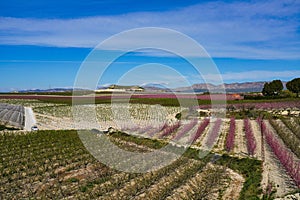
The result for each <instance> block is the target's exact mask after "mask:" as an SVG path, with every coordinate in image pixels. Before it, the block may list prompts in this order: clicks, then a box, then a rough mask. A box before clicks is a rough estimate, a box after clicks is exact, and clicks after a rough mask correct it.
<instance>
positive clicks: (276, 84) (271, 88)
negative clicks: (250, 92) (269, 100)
mask: <svg viewBox="0 0 300 200" xmlns="http://www.w3.org/2000/svg"><path fill="white" fill-rule="evenodd" d="M286 88H287V89H288V91H289V92H292V93H296V94H297V96H299V93H300V78H295V79H293V80H291V81H289V82H287V84H286ZM282 90H283V84H282V82H281V80H273V81H271V82H269V83H265V85H264V88H263V90H262V93H263V95H264V96H280V95H282V94H284V95H288V93H289V92H288V91H285V92H283V91H282ZM288 96H290V95H288Z"/></svg>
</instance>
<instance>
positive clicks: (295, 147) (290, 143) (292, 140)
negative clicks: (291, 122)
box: [269, 119, 300, 158]
mask: <svg viewBox="0 0 300 200" xmlns="http://www.w3.org/2000/svg"><path fill="white" fill-rule="evenodd" d="M269 122H270V124H271V125H272V126H273V128H274V129H275V130H276V133H277V134H278V135H279V136H280V138H281V139H282V141H283V142H284V143H285V145H286V146H287V147H288V148H290V149H291V150H292V152H293V153H295V154H296V155H297V157H298V158H300V148H299V147H300V140H299V138H297V136H296V135H294V134H293V133H291V132H290V131H289V129H287V127H285V126H281V125H280V124H279V121H276V120H272V119H270V120H269Z"/></svg>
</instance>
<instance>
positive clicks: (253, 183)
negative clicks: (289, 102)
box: [217, 155, 262, 200]
mask: <svg viewBox="0 0 300 200" xmlns="http://www.w3.org/2000/svg"><path fill="white" fill-rule="evenodd" d="M217 164H220V165H223V166H224V165H225V166H228V167H229V168H231V169H232V170H234V171H237V172H239V173H241V174H242V175H243V176H244V178H245V183H244V187H243V189H242V191H241V194H240V200H248V199H253V200H254V199H260V198H259V196H260V195H261V194H262V188H261V184H260V182H261V180H262V162H261V161H259V160H255V159H252V158H241V159H239V158H234V157H230V156H228V155H223V156H222V157H221V159H219V160H218V161H217Z"/></svg>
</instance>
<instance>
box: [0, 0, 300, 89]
mask: <svg viewBox="0 0 300 200" xmlns="http://www.w3.org/2000/svg"><path fill="white" fill-rule="evenodd" d="M0 7H1V11H0V72H1V75H2V76H1V79H0V91H11V90H16V89H31V88H49V87H52V88H53V87H71V86H73V83H74V80H75V78H76V74H77V71H78V69H79V67H80V65H81V63H82V62H83V60H84V59H85V58H86V56H87V55H88V54H89V52H90V51H91V50H92V49H93V48H94V47H95V46H96V45H97V44H99V43H100V42H102V41H103V40H105V39H106V38H108V37H110V36H112V35H113V34H117V33H119V32H121V31H125V30H128V29H132V28H141V27H150V26H151V27H162V28H170V29H174V30H176V31H179V32H182V33H184V34H186V35H188V36H189V37H191V38H193V39H194V40H195V41H197V42H198V43H199V44H201V45H202V46H203V47H204V48H205V49H206V51H207V52H208V53H209V55H210V56H211V57H212V58H213V60H214V62H215V63H216V65H217V67H218V69H219V71H220V73H221V75H222V77H223V80H224V82H226V83H231V82H245V81H269V80H272V79H281V80H285V81H286V80H291V79H292V78H295V77H300V40H299V39H300V26H299V25H300V20H299V17H300V14H299V10H300V2H299V1H297V0H277V1H276V0H275V1H194V0H192V1H179V0H175V1H156V0H155V1H149V2H146V1H137V0H127V1H125V0H119V1H108V0H103V1H95V0H92V1H71V0H65V1H63V0H62V1H56V0H54V1H50V0H46V1H34V0H32V1H23V0H11V1H1V2H0ZM132 42H134V41H132ZM109 53H110V51H109V50H107V51H105V50H103V55H108V54H109ZM159 53H160V52H158V54H159ZM158 54H157V53H154V54H152V53H149V54H135V53H133V54H127V55H126V56H124V57H123V58H120V59H119V60H118V62H116V63H114V65H113V66H112V67H111V69H110V70H108V72H107V73H106V74H105V76H104V77H103V79H102V80H101V81H100V83H99V84H110V83H116V82H118V81H119V78H120V77H121V76H122V75H123V74H122V73H125V72H126V70H127V71H128V70H130V69H132V68H134V67H136V66H138V65H141V64H146V63H161V64H163V65H167V66H170V67H172V68H174V69H176V70H178V71H180V73H182V74H184V77H185V78H187V79H188V80H189V82H190V83H191V84H193V83H199V82H202V81H203V80H202V79H201V77H199V76H197V75H196V74H195V73H194V71H193V70H192V69H191V67H190V66H189V64H188V63H186V62H185V61H184V60H183V59H181V58H178V57H174V56H170V55H167V54H161V55H158ZM104 57H105V56H104ZM104 57H103V61H105V58H104ZM156 69H157V70H153V71H155V73H156V74H163V73H165V74H166V75H168V76H161V77H160V78H158V77H155V78H153V80H151V79H149V78H147V76H145V74H144V73H145V72H143V70H140V71H139V70H137V71H136V73H135V74H134V76H132V77H130V78H127V79H126V80H125V79H124V80H123V82H122V83H124V84H146V83H151V82H153V83H162V84H165V85H166V86H170V87H176V86H181V83H180V81H177V77H176V76H175V75H174V76H173V75H170V74H168V73H169V72H167V71H164V70H161V71H160V70H159V68H156ZM150 71H151V70H150ZM153 73H154V72H153ZM133 77H134V79H133ZM148 77H149V76H148Z"/></svg>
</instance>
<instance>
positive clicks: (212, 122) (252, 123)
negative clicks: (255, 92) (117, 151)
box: [0, 95, 300, 199]
mask: <svg viewBox="0 0 300 200" xmlns="http://www.w3.org/2000/svg"><path fill="white" fill-rule="evenodd" d="M159 97H161V98H166V96H164V95H160V96H159ZM141 98H149V99H151V98H153V99H154V100H155V98H157V96H155V98H154V96H147V97H145V96H143V97H141ZM169 98H173V96H170V97H169ZM0 102H1V103H7V104H17V105H22V106H24V107H31V108H32V109H33V112H34V115H35V118H36V125H37V126H38V127H39V129H40V131H36V132H25V131H15V130H14V131H9V130H3V131H1V134H0V142H1V147H0V148H1V151H0V152H1V155H2V157H1V159H2V162H1V163H0V173H1V179H0V181H1V186H0V188H1V191H4V193H2V194H0V195H2V196H3V197H7V198H12V197H18V198H26V197H44V198H55V197H59V198H83V199H88V198H103V199H109V198H112V199H117V198H121V199H122V198H125V199H127V198H134V199H145V198H151V199H156V198H159V199H174V198H175V199H196V198H199V197H200V196H201V195H203V199H208V198H210V199H215V198H227V197H229V196H230V195H231V193H232V192H233V191H235V193H237V194H236V196H234V198H233V199H239V198H240V199H248V198H252V197H259V198H261V197H263V196H264V197H271V196H272V197H274V196H284V195H287V194H289V193H293V192H295V191H297V190H298V189H299V188H300V150H299V149H300V148H299V147H300V135H299V130H300V120H299V110H300V103H299V101H298V100H293V101H286V102H275V101H272V102H259V103H254V102H250V103H249V102H247V103H243V102H238V101H237V102H233V103H230V104H228V105H227V116H226V117H223V118H218V117H212V116H210V114H209V113H210V111H211V110H210V109H211V108H210V105H200V110H199V107H197V108H184V109H182V108H180V107H178V106H177V105H174V106H170V105H168V106H163V107H162V108H161V109H163V110H164V112H165V113H166V114H165V115H161V114H160V113H155V116H156V117H153V115H154V113H153V112H152V111H153V107H151V106H153V105H152V103H153V102H152V101H151V102H150V103H149V102H145V99H142V100H141V102H142V103H132V104H130V107H129V110H128V113H122V112H121V111H122V110H123V109H125V107H126V108H127V105H126V104H123V103H122V102H120V103H118V104H117V105H116V109H117V111H118V112H113V111H112V109H111V105H110V104H107V103H106V104H104V103H99V104H96V105H95V110H96V115H97V118H98V121H99V124H100V126H101V127H104V129H105V130H107V129H108V128H109V127H112V129H109V130H110V133H108V134H107V136H108V137H109V139H110V140H111V141H112V142H113V143H114V144H115V145H118V146H119V147H120V148H122V149H124V150H127V151H133V152H151V151H153V150H155V149H159V148H162V147H163V146H164V145H166V144H168V143H170V144H176V145H177V146H178V148H186V149H187V151H186V153H185V154H184V155H183V156H182V157H181V158H179V159H178V160H176V161H175V162H173V163H171V164H170V165H168V166H166V167H164V168H161V169H159V170H157V171H154V172H149V173H145V174H131V173H126V172H121V171H117V170H114V169H112V168H110V167H108V166H105V165H104V164H101V162H99V161H97V160H96V159H95V158H94V157H93V156H91V155H90V154H89V152H87V151H86V149H85V148H84V146H83V145H82V143H81V141H80V139H79V138H78V136H77V133H76V131H74V128H75V125H74V123H73V121H72V111H71V110H72V109H71V106H70V105H69V104H66V103H58V102H52V101H51V100H50V101H48V100H47V101H46V100H37V99H35V100H32V99H21V98H19V99H2V100H0ZM154 103H156V102H154ZM204 111H205V112H204ZM200 112H202V114H201V113H200ZM203 113H204V114H203ZM128 114H129V115H130V116H127V115H128ZM122 117H127V118H128V117H129V118H131V122H133V123H125V122H122V120H119V123H115V122H114V119H122ZM262 117H263V118H262ZM82 129H86V126H85V125H84V124H83V125H82ZM87 134H92V135H96V137H95V138H97V137H98V134H99V133H97V132H93V131H92V132H90V131H88V130H87ZM12 144H14V145H12ZM207 151H208V152H207ZM203 152H206V154H207V156H206V157H205V156H204V157H201V156H200V155H201V153H203ZM27 156H28V157H31V159H29V160H28V159H26V161H25V160H24V159H25V157H27ZM126 159H131V158H130V157H124V160H122V161H120V165H121V164H122V163H126ZM26 163H27V164H26ZM253 180H255V181H256V182H254V183H253V184H255V185H252V186H251V187H250V188H248V189H247V187H246V186H245V185H247V184H250V182H251V181H253ZM233 183H235V184H233ZM205 185H206V186H207V187H204V186H205ZM251 188H252V189H251ZM250 190H251V191H252V192H249V191H250ZM220 191H222V192H220Z"/></svg>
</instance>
